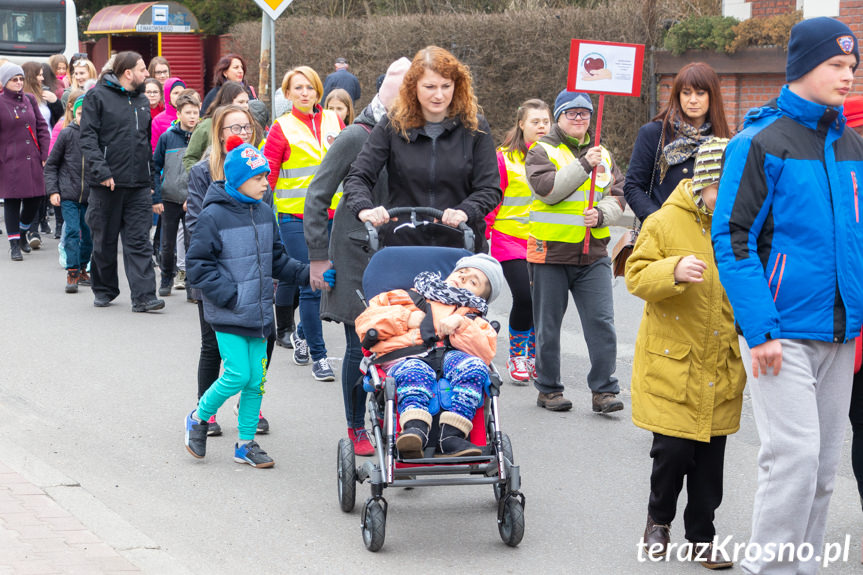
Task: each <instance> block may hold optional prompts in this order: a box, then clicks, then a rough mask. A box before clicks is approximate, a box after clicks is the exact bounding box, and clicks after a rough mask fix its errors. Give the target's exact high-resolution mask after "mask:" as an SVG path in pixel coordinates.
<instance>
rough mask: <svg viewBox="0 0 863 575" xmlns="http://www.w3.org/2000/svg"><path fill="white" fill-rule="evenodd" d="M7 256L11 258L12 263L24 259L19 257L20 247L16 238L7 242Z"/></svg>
mask: <svg viewBox="0 0 863 575" xmlns="http://www.w3.org/2000/svg"><path fill="white" fill-rule="evenodd" d="M9 254H10V255H11V256H12V261H13V262H20V261H22V260H23V259H24V256H22V255H21V246H20V242H19V241H18V238H15V239H14V240H9Z"/></svg>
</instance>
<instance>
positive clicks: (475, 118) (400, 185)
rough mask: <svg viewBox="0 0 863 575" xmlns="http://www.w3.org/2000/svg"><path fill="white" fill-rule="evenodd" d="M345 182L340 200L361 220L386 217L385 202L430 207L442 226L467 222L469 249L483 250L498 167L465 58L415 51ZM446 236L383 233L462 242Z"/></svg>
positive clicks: (432, 49)
mask: <svg viewBox="0 0 863 575" xmlns="http://www.w3.org/2000/svg"><path fill="white" fill-rule="evenodd" d="M385 166H386V168H387V172H388V174H389V182H388V188H389V192H388V197H387V199H386V202H385V204H384V205H383V206H377V207H375V205H374V203H373V201H372V189H373V188H374V185H375V182H376V181H377V178H378V174H379V173H380V170H381V168H383V167H385ZM344 189H345V193H344V201H345V202H347V207H348V208H349V209H350V210H351V211H352V212H353V213H354V214H355V215H356V216H357V217H358V218H359V219H360V220H361V221H363V222H371V223H372V224H373V225H375V226H380V225H383V224H386V223H387V222H388V221H389V216H388V215H387V209H388V208H395V207H408V206H422V207H431V208H436V209H438V210H442V211H443V217H442V218H441V222H442V223H443V224H445V225H447V226H451V227H454V228H455V227H458V225H459V224H461V223H462V222H466V223H467V225H468V226H470V227H471V228H472V229H473V230H474V233H475V235H476V249H477V250H478V251H486V250H485V246H486V242H485V221H484V219H483V218H485V215H486V214H488V213H489V212H490V211H492V210H493V209H494V208H495V207H497V205H498V204H499V203H500V201H501V196H502V193H501V190H500V172H499V171H498V166H497V156H496V154H495V148H494V142H493V141H492V138H491V134H490V129H489V127H488V123H487V122H486V121H485V119H484V118H483V117H482V116H480V115H478V109H477V103H476V96H475V95H474V93H473V88H472V85H471V76H470V71H469V70H468V68H467V66H465V65H464V64H462V63H461V62H459V61H458V60H457V59H456V57H455V56H453V55H452V54H450V53H449V52H447V51H446V50H444V49H443V48H438V47H437V46H429V47H427V48H424V49H422V50H420V51H419V52H417V54H416V56H414V59H413V62H412V63H411V66H410V68H409V69H408V71H407V73H406V74H405V78H404V82H403V83H402V86H401V89H400V92H399V98H398V99H397V100H396V103H395V104H394V105H393V110H392V111H391V112H390V113H389V115H388V117H387V118H385V119H383V120H381V122H380V123H378V125H377V126H376V127H375V129H374V130H372V133H371V134H370V135H369V139H368V141H366V143H365V145H364V146H363V149H362V151H361V152H360V154H359V156H357V159H356V161H355V162H354V163H353V166H352V167H351V171H350V173H348V176H347V178H345V181H344ZM387 231H388V230H387ZM399 235H401V234H399ZM453 236H454V237H451V235H450V234H446V233H443V232H442V231H441V230H439V229H432V230H430V233H428V234H423V236H422V237H421V238H413V239H407V238H404V237H396V234H388V233H387V234H386V235H385V236H384V237H385V242H386V243H387V244H389V245H393V244H395V243H409V244H413V243H418V242H422V243H423V244H425V245H429V244H430V243H432V244H438V245H454V246H460V245H463V244H462V243H461V240H460V238H459V237H458V235H453Z"/></svg>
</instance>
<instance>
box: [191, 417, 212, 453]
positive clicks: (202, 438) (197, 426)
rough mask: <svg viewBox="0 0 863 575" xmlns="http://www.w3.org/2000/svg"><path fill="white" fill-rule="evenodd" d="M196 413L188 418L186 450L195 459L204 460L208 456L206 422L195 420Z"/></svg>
mask: <svg viewBox="0 0 863 575" xmlns="http://www.w3.org/2000/svg"><path fill="white" fill-rule="evenodd" d="M194 416H195V411H192V412H191V413H189V415H187V416H186V449H187V450H188V452H189V453H191V454H192V455H193V456H194V457H197V458H198V459H201V458H203V457H204V456H205V455H206V454H207V428H208V426H209V424H208V423H207V422H206V421H198V420H197V419H195V417H194Z"/></svg>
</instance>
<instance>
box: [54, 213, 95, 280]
mask: <svg viewBox="0 0 863 575" xmlns="http://www.w3.org/2000/svg"><path fill="white" fill-rule="evenodd" d="M60 209H61V210H62V212H63V221H64V222H65V224H66V232H65V234H64V236H63V245H64V248H65V250H66V269H67V270H71V269H79V270H86V269H87V264H88V263H90V254H92V253H93V240H92V238H91V237H90V228H89V227H87V222H86V221H84V217H85V216H86V214H87V204H79V203H78V202H73V201H72V200H63V201H62V202H60Z"/></svg>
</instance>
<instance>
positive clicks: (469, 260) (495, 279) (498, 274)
mask: <svg viewBox="0 0 863 575" xmlns="http://www.w3.org/2000/svg"><path fill="white" fill-rule="evenodd" d="M462 268H475V269H478V270H479V271H481V272H482V273H483V274H485V277H486V278H488V285H489V286H490V287H491V293H490V294H489V296H488V298H487V299H486V301H487V302H488V303H491V302H493V301H494V299H495V298H496V297H497V296H499V295H500V291H501V289H503V282H504V277H503V268H502V267H500V262H498V261H497V260H496V259H494V258H493V257H491V256H490V255H488V254H474V255H472V256H465V257H463V258H461V259H460V260H459V261H457V262H456V264H455V268H453V270H452V271H456V270H460V269H462Z"/></svg>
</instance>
